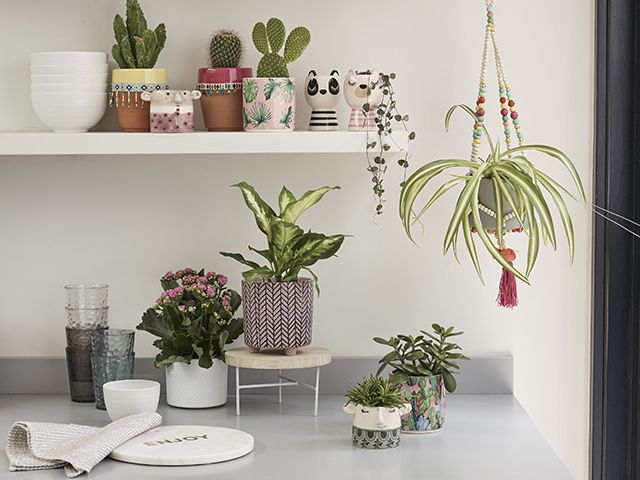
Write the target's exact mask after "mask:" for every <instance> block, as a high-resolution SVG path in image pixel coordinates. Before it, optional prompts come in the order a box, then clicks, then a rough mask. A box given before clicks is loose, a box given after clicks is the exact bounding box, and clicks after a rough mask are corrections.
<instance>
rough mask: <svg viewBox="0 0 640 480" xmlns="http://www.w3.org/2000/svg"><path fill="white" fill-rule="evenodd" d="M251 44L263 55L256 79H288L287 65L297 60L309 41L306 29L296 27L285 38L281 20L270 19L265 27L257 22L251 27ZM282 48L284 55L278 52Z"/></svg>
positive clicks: (309, 35) (309, 37)
mask: <svg viewBox="0 0 640 480" xmlns="http://www.w3.org/2000/svg"><path fill="white" fill-rule="evenodd" d="M252 38H253V44H254V45H255V46H256V48H257V49H258V51H259V52H260V53H261V54H262V55H263V57H262V59H261V60H260V63H259V64H258V71H257V74H258V77H288V76H289V69H288V68H287V64H289V63H291V62H293V61H294V60H297V59H298V58H299V57H300V55H302V52H304V50H305V49H306V48H307V46H308V45H309V42H310V41H311V34H310V33H309V30H308V29H307V28H306V27H296V28H294V29H293V30H291V32H290V33H289V36H286V29H285V26H284V23H282V20H280V19H278V18H271V19H269V21H268V22H267V24H266V25H265V24H264V23H262V22H258V23H256V24H255V26H254V27H253V33H252ZM283 46H284V54H283V55H280V50H281V49H282V47H283Z"/></svg>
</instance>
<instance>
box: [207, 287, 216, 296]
mask: <svg viewBox="0 0 640 480" xmlns="http://www.w3.org/2000/svg"><path fill="white" fill-rule="evenodd" d="M207 295H209V296H210V297H215V296H216V289H215V288H211V287H209V288H207Z"/></svg>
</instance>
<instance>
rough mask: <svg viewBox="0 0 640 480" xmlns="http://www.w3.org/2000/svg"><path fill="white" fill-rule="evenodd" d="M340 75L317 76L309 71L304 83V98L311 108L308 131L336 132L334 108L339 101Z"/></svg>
mask: <svg viewBox="0 0 640 480" xmlns="http://www.w3.org/2000/svg"><path fill="white" fill-rule="evenodd" d="M339 94H340V74H339V73H338V71H337V70H332V71H331V74H330V75H317V74H316V71H315V70H311V71H310V72H309V75H307V80H306V82H305V89H304V98H305V99H306V100H307V103H308V104H309V106H310V107H311V119H310V121H309V130H320V131H330V130H338V127H339V125H338V115H337V114H336V106H337V105H338V101H339V99H340V97H339Z"/></svg>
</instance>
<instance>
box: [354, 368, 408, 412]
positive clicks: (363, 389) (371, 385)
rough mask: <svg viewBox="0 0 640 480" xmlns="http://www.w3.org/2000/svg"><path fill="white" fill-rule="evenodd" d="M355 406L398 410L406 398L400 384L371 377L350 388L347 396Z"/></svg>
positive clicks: (382, 378)
mask: <svg viewBox="0 0 640 480" xmlns="http://www.w3.org/2000/svg"><path fill="white" fill-rule="evenodd" d="M345 396H346V397H347V398H348V399H349V401H348V402H347V403H353V404H354V405H363V406H366V407H387V408H394V407H395V408H398V407H401V406H402V405H403V404H404V396H403V394H402V390H400V387H399V385H398V384H394V383H391V382H390V381H389V379H388V378H384V377H376V376H373V375H371V376H369V377H366V378H363V379H362V381H361V382H360V383H359V384H357V385H354V386H353V387H350V388H349V389H348V390H347V393H346V395H345Z"/></svg>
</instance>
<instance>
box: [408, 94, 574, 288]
mask: <svg viewBox="0 0 640 480" xmlns="http://www.w3.org/2000/svg"><path fill="white" fill-rule="evenodd" d="M457 108H461V109H463V110H464V111H466V112H467V113H468V114H469V115H471V117H472V118H473V119H474V121H475V112H474V111H473V110H472V109H471V108H469V107H468V106H466V105H454V106H453V107H451V108H450V109H449V111H448V112H447V115H446V118H445V128H446V130H447V131H448V130H449V121H450V119H451V115H452V114H453V112H454V111H455V110H456V109H457ZM482 133H483V134H484V135H485V138H486V139H487V142H488V144H489V149H490V153H489V155H488V156H487V158H486V159H480V161H478V162H472V161H469V160H462V159H443V160H435V161H433V162H429V163H427V164H426V165H424V166H422V167H420V168H419V169H418V170H417V171H416V172H414V173H413V174H412V175H411V176H410V177H409V178H408V179H407V181H406V182H405V184H404V186H403V188H402V192H401V194H400V217H401V219H402V224H403V226H404V229H405V232H406V233H407V235H408V236H409V238H410V239H411V240H412V241H413V237H412V235H411V227H412V225H413V224H414V223H415V222H417V221H419V220H420V218H421V217H422V216H423V215H424V214H425V213H426V212H427V210H429V208H430V207H431V206H432V205H433V204H434V203H435V202H436V201H437V200H438V199H439V198H440V197H442V196H443V195H444V194H445V193H446V192H448V191H449V190H451V189H452V188H454V187H457V186H462V190H461V192H460V194H459V195H458V199H457V201H456V205H455V208H454V210H453V215H452V216H451V220H450V222H449V226H448V228H447V231H446V233H445V237H444V245H443V247H444V253H445V254H446V253H447V252H448V251H449V250H450V249H452V250H453V253H454V255H455V256H456V258H457V251H456V245H457V240H458V235H459V234H460V232H462V236H463V238H464V241H465V245H466V247H467V250H468V252H469V256H470V257H471V260H472V262H473V265H474V267H475V269H476V272H477V274H478V276H479V277H480V280H481V281H483V283H484V280H483V278H482V271H481V269H480V263H479V261H478V253H477V250H476V245H475V241H474V239H473V235H472V232H473V231H477V233H478V237H479V239H480V241H481V242H482V245H483V246H484V248H485V249H486V250H487V251H488V252H489V254H490V255H491V256H492V257H493V258H494V259H495V260H496V261H497V262H498V263H499V264H500V265H502V267H503V268H504V269H506V270H508V271H510V272H511V273H513V275H515V276H516V277H517V278H518V279H520V280H521V281H523V282H525V283H527V284H529V274H530V273H531V270H532V269H533V267H534V265H535V262H536V259H537V257H538V251H539V246H540V237H542V240H543V242H544V244H547V243H550V244H551V246H552V247H553V248H554V250H555V248H556V243H557V242H556V230H555V226H554V223H553V219H552V217H551V208H550V206H549V203H548V202H547V199H546V198H545V196H544V195H543V191H546V193H547V194H548V195H549V196H550V197H551V199H552V200H553V203H554V204H555V206H556V209H557V211H558V213H559V216H560V219H561V221H562V226H563V229H564V233H565V236H566V238H567V243H568V245H569V251H570V256H571V261H573V256H574V250H575V247H574V245H575V241H574V233H573V223H572V221H571V216H570V215H569V211H568V209H567V206H566V204H565V201H564V198H563V196H569V197H571V198H573V199H574V200H575V199H576V197H574V196H573V195H572V194H571V193H570V192H569V191H568V190H567V189H566V188H565V187H564V186H562V185H561V184H560V183H559V182H557V181H556V180H554V179H553V178H552V177H551V176H549V175H548V174H546V173H544V172H543V171H542V170H540V169H538V168H537V167H536V166H535V165H534V164H533V163H531V162H530V161H529V160H528V159H527V157H526V155H527V154H528V153H532V152H537V153H542V154H545V155H546V156H548V157H550V158H553V159H555V160H558V161H559V162H560V163H561V164H562V165H563V166H564V167H565V168H566V169H567V170H568V171H569V173H570V175H571V178H572V179H573V182H574V183H575V186H576V188H577V190H578V195H579V198H580V199H581V200H582V202H583V203H585V204H586V196H585V193H584V187H583V186H582V181H581V180H580V175H579V174H578V171H577V170H576V168H575V166H574V165H573V163H572V162H571V160H569V158H568V157H567V155H565V154H564V153H563V152H562V151H560V150H558V149H557V148H554V147H550V146H547V145H524V146H519V147H514V148H510V149H508V150H506V151H501V149H500V144H499V143H494V141H493V140H492V139H491V137H490V136H489V134H488V132H487V130H486V128H485V127H484V126H483V127H482ZM452 169H464V170H466V171H467V173H466V174H465V173H464V172H463V173H462V174H456V175H454V176H453V178H450V179H448V180H447V181H445V182H443V183H441V184H440V185H439V187H438V188H437V190H436V191H435V193H433V195H432V196H431V198H430V199H429V200H428V201H427V203H425V204H424V205H423V206H422V208H421V209H420V210H419V211H418V212H417V213H416V211H415V208H416V198H417V197H418V195H419V194H420V193H421V192H422V191H423V189H424V188H425V187H426V186H427V184H429V182H430V181H431V180H433V179H434V178H435V177H436V176H438V175H440V174H441V173H444V172H447V171H450V170H452ZM483 179H488V180H489V181H491V182H492V183H493V195H494V200H495V206H496V212H495V213H496V218H497V219H498V218H499V219H503V218H504V216H503V211H504V207H505V206H507V205H508V206H509V207H510V208H511V209H512V210H513V212H514V214H515V216H516V218H517V221H518V224H519V225H520V227H521V228H522V229H523V230H524V231H525V232H526V234H527V235H528V237H529V240H528V247H527V266H526V270H525V271H524V273H523V272H521V271H519V270H518V269H516V268H514V267H513V265H511V264H510V263H509V262H508V261H507V260H505V259H504V258H503V256H502V255H501V253H500V250H501V249H503V248H504V234H505V231H504V224H503V222H502V221H497V222H496V226H495V239H496V240H495V242H494V240H492V238H491V237H490V236H489V233H488V232H487V231H486V230H485V228H483V225H482V221H481V218H480V210H479V199H478V192H479V189H480V182H481V181H482V180H483ZM472 222H473V225H472ZM473 226H475V227H476V228H475V229H473ZM496 242H497V243H496Z"/></svg>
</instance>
